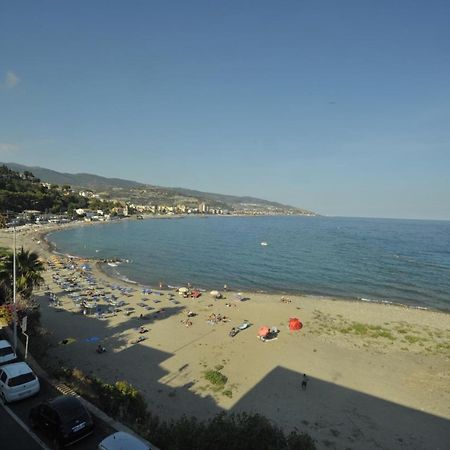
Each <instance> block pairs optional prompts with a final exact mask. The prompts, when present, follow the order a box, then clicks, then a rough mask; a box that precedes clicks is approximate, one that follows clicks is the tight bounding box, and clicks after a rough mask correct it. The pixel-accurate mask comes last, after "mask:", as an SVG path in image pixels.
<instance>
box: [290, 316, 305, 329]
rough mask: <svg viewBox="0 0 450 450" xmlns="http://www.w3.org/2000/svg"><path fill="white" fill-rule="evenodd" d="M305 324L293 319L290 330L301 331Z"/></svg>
mask: <svg viewBox="0 0 450 450" xmlns="http://www.w3.org/2000/svg"><path fill="white" fill-rule="evenodd" d="M302 327H303V324H302V323H301V322H300V320H298V319H297V318H296V317H292V318H290V319H289V329H290V330H291V331H296V330H301V329H302Z"/></svg>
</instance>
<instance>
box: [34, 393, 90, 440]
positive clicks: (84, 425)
mask: <svg viewBox="0 0 450 450" xmlns="http://www.w3.org/2000/svg"><path fill="white" fill-rule="evenodd" d="M30 423H31V427H32V428H35V429H40V430H42V431H43V432H44V433H45V434H47V435H48V436H49V438H50V439H51V440H52V443H53V445H54V446H55V447H56V448H60V447H63V446H65V445H69V444H73V443H74V442H77V441H79V440H81V439H84V438H85V437H87V436H89V435H90V434H91V433H92V432H93V429H94V421H93V419H92V416H91V414H90V413H89V411H88V410H87V409H86V407H85V406H84V405H83V403H81V401H80V400H79V399H78V398H76V397H73V396H70V395H61V396H60V397H56V398H54V399H52V400H48V401H46V402H43V403H41V404H39V405H38V406H36V407H34V408H33V409H32V410H31V411H30Z"/></svg>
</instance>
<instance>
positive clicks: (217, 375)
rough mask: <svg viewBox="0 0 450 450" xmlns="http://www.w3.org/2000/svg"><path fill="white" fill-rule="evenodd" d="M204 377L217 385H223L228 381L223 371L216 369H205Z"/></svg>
mask: <svg viewBox="0 0 450 450" xmlns="http://www.w3.org/2000/svg"><path fill="white" fill-rule="evenodd" d="M205 379H206V380H208V381H209V382H210V383H211V384H213V385H214V386H218V387H223V386H225V384H226V383H227V381H228V377H226V376H225V375H224V374H223V373H221V372H219V371H218V370H207V371H206V372H205Z"/></svg>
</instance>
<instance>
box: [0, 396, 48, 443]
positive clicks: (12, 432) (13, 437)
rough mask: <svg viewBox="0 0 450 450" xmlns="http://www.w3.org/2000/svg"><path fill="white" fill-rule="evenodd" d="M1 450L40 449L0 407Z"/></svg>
mask: <svg viewBox="0 0 450 450" xmlns="http://www.w3.org/2000/svg"><path fill="white" fill-rule="evenodd" d="M0 424H1V426H0V442H1V447H2V450H3V449H4V450H42V447H41V446H40V445H39V444H38V443H37V442H36V441H35V440H34V439H33V438H32V437H31V436H30V435H29V434H28V433H26V432H25V431H24V429H23V428H22V427H21V426H20V425H19V424H18V423H17V422H16V421H15V420H14V419H12V418H11V416H10V415H9V414H8V413H7V412H6V410H5V409H4V408H3V406H1V405H0Z"/></svg>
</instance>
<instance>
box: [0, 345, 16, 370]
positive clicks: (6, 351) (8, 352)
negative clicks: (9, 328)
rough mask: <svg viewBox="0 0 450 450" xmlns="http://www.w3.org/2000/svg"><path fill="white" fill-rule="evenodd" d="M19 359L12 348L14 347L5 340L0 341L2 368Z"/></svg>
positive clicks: (0, 362)
mask: <svg viewBox="0 0 450 450" xmlns="http://www.w3.org/2000/svg"><path fill="white" fill-rule="evenodd" d="M15 359H17V355H16V353H15V352H14V349H13V348H12V345H11V344H10V343H9V342H8V341H5V340H1V341H0V366H1V365H2V364H7V363H11V362H13V361H14V360H15Z"/></svg>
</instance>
